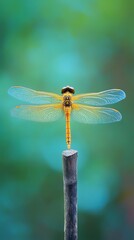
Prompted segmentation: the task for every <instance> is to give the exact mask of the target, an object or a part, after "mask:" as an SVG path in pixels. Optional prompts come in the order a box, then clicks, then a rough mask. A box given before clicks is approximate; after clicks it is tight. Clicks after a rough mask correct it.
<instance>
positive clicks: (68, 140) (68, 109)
mask: <svg viewBox="0 0 134 240" xmlns="http://www.w3.org/2000/svg"><path fill="white" fill-rule="evenodd" d="M70 113H71V107H65V116H66V143H67V148H68V149H70V147H71V129H70Z"/></svg>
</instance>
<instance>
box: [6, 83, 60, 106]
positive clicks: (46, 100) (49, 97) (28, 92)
mask: <svg viewBox="0 0 134 240" xmlns="http://www.w3.org/2000/svg"><path fill="white" fill-rule="evenodd" d="M8 93H9V94H10V95H11V96H13V97H15V98H17V99H19V100H21V101H24V102H28V103H32V104H52V103H58V102H60V101H61V100H62V97H61V96H60V95H58V94H54V93H48V92H41V91H35V90H32V89H30V88H26V87H20V86H14V87H11V88H9V90H8Z"/></svg>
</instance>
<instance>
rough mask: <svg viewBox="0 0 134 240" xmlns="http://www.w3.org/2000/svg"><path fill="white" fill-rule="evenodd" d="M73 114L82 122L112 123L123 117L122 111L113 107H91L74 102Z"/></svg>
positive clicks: (74, 117)
mask: <svg viewBox="0 0 134 240" xmlns="http://www.w3.org/2000/svg"><path fill="white" fill-rule="evenodd" d="M71 116H72V118H73V119H74V120H76V121H78V122H81V123H95V124H97V123H112V122H117V121H120V120H121V119H122V116H121V113H120V112H118V111H117V110H115V109H112V108H105V107H89V106H85V105H81V104H73V110H72V113H71Z"/></svg>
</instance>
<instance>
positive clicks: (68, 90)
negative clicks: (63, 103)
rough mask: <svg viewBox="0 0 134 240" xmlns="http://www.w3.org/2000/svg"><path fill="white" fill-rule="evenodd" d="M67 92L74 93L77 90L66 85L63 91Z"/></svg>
mask: <svg viewBox="0 0 134 240" xmlns="http://www.w3.org/2000/svg"><path fill="white" fill-rule="evenodd" d="M66 92H70V93H72V94H74V93H75V90H74V88H73V87H70V86H66V87H64V88H62V90H61V93H62V94H64V93H66Z"/></svg>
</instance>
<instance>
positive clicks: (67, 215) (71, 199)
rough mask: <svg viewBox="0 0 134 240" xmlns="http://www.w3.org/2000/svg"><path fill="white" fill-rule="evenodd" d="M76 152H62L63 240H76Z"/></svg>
mask: <svg viewBox="0 0 134 240" xmlns="http://www.w3.org/2000/svg"><path fill="white" fill-rule="evenodd" d="M77 155H78V154H77V151H75V150H66V151H64V152H63V154H62V156H63V182H64V240H77V239H78V227H77Z"/></svg>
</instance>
